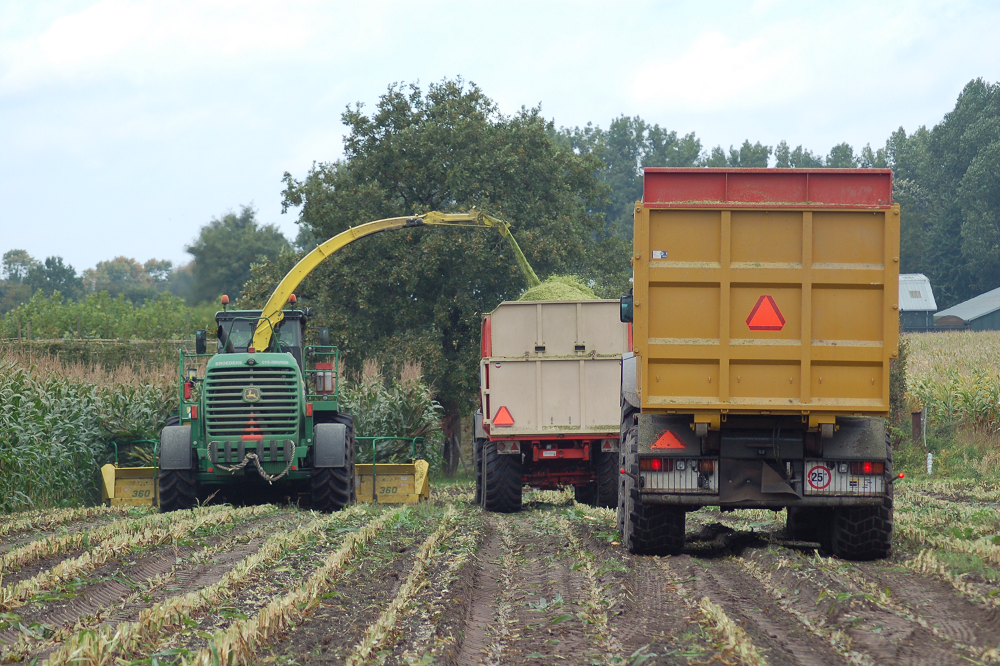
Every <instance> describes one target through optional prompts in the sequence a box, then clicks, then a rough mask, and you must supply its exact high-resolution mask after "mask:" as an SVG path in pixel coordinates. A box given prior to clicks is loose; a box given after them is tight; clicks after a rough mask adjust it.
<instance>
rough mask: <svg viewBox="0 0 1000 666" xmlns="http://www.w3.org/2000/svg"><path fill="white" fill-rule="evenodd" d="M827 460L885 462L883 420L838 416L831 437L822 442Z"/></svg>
mask: <svg viewBox="0 0 1000 666" xmlns="http://www.w3.org/2000/svg"><path fill="white" fill-rule="evenodd" d="M823 457H824V458H826V459H827V460H885V458H886V448H885V419H883V418H881V417H873V418H867V417H857V416H838V417H837V428H836V429H835V430H834V433H833V437H831V438H830V439H824V440H823Z"/></svg>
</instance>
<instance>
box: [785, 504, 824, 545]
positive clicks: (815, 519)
mask: <svg viewBox="0 0 1000 666" xmlns="http://www.w3.org/2000/svg"><path fill="white" fill-rule="evenodd" d="M827 513H829V511H827ZM786 514H787V515H786V516H785V535H786V536H787V537H788V538H789V539H794V540H795V541H816V542H820V543H822V542H823V534H822V533H823V531H824V530H825V529H826V530H828V529H829V527H828V526H829V524H830V520H829V516H824V515H822V514H823V510H822V509H814V508H812V507H801V506H798V507H797V506H790V507H788V508H787V509H786Z"/></svg>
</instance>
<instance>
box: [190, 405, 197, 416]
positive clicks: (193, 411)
mask: <svg viewBox="0 0 1000 666" xmlns="http://www.w3.org/2000/svg"><path fill="white" fill-rule="evenodd" d="M191 418H192V419H196V418H198V405H191Z"/></svg>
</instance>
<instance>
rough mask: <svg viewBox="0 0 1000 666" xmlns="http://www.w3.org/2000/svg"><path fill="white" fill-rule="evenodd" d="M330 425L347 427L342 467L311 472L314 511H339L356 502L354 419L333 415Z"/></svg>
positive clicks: (322, 468) (320, 468)
mask: <svg viewBox="0 0 1000 666" xmlns="http://www.w3.org/2000/svg"><path fill="white" fill-rule="evenodd" d="M330 422H331V423H342V424H344V425H345V426H346V427H347V436H346V448H345V450H344V466H343V467H317V468H313V471H312V479H311V481H312V508H313V509H314V510H316V511H325V512H328V513H329V512H333V511H340V510H341V509H343V508H344V507H345V506H347V505H348V504H352V503H354V502H355V501H357V498H358V491H357V488H355V487H354V418H353V417H351V416H349V415H347V414H339V413H338V414H334V415H333V417H332V418H331V420H330Z"/></svg>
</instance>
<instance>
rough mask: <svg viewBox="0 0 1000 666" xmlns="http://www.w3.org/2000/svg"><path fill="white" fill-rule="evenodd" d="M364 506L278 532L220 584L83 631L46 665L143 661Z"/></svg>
mask: <svg viewBox="0 0 1000 666" xmlns="http://www.w3.org/2000/svg"><path fill="white" fill-rule="evenodd" d="M364 512H365V507H362V506H354V507H351V508H350V509H347V510H345V511H342V512H340V513H335V514H331V515H327V516H322V517H320V518H317V519H315V520H313V521H311V522H309V523H307V524H306V525H303V526H302V527H299V528H298V529H296V530H293V531H291V532H278V533H277V534H274V535H273V536H271V537H270V538H269V539H268V540H267V541H265V542H264V543H263V544H262V545H261V547H260V548H259V549H258V550H257V551H256V552H255V553H254V554H253V555H251V556H249V557H247V558H245V559H243V560H242V561H240V562H238V563H237V564H236V565H235V566H234V567H233V568H232V569H230V570H229V571H228V572H226V574H225V575H224V576H223V577H222V578H221V579H220V580H219V581H218V582H216V583H214V584H212V585H208V586H207V587H204V588H202V589H200V590H195V591H193V592H188V593H187V594H183V595H179V596H174V597H169V598H168V599H166V600H164V601H163V602H162V603H159V604H156V605H155V606H152V607H151V608H146V609H144V610H143V611H141V612H140V613H139V617H138V619H137V620H136V621H135V622H123V623H121V624H119V625H117V626H104V627H101V628H100V629H98V630H96V631H95V630H90V629H83V630H81V631H79V632H77V633H76V634H74V635H73V636H71V637H70V638H69V640H67V641H66V642H65V643H64V644H63V645H62V646H61V647H60V648H59V649H58V650H56V651H55V652H53V653H52V655H51V656H50V657H49V661H48V664H49V665H50V666H54V665H55V664H76V663H86V664H104V663H113V662H114V660H115V659H119V658H142V657H145V656H146V655H148V654H150V653H152V652H155V651H156V650H158V649H159V648H160V646H162V644H163V642H164V641H165V640H166V639H167V638H168V637H169V636H170V634H171V633H172V632H173V630H174V629H175V628H177V627H180V626H183V625H184V621H185V620H186V619H187V618H188V617H189V616H191V615H193V614H196V613H199V612H203V611H205V610H207V609H209V608H212V607H214V606H216V605H218V604H219V603H221V602H222V601H223V600H225V599H227V598H228V597H230V596H231V595H232V594H234V593H235V592H236V591H237V590H239V589H240V588H241V587H242V585H243V583H244V581H245V579H246V578H247V577H248V575H249V574H250V573H251V572H252V571H254V570H256V569H259V568H261V567H264V566H268V565H271V564H273V563H274V562H276V561H277V560H278V559H280V558H281V557H282V555H283V553H284V552H285V551H286V550H289V549H292V548H295V547H297V546H298V545H300V544H302V543H304V542H305V541H306V540H307V539H309V538H310V537H311V536H313V535H315V534H318V533H319V532H321V531H323V530H326V529H329V528H330V527H333V526H335V525H337V524H339V523H344V522H346V521H348V520H349V519H351V518H353V517H355V516H357V515H360V514H363V513H364Z"/></svg>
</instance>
